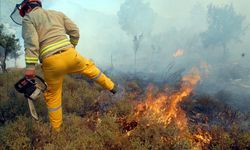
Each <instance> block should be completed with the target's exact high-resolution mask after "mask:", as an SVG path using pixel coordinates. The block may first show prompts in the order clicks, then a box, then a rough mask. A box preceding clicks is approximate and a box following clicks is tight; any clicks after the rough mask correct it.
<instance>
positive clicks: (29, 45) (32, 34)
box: [22, 7, 80, 67]
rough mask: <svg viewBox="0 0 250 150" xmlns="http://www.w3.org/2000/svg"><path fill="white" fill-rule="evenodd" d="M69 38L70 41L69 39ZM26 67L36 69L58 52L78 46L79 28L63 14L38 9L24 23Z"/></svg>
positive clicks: (24, 19) (25, 17) (26, 16)
mask: <svg viewBox="0 0 250 150" xmlns="http://www.w3.org/2000/svg"><path fill="white" fill-rule="evenodd" d="M67 35H68V36H69V39H68V37H67ZM22 36H23V39H24V47H25V62H26V67H34V66H35V64H37V63H38V60H40V62H42V60H43V59H44V58H46V57H48V56H50V55H52V54H54V53H56V52H58V51H61V50H64V49H67V48H70V47H73V46H76V45H77V43H78V40H79V37H80V35H79V29H78V27H77V26H76V25H75V24H74V23H73V22H72V21H71V20H70V19H69V18H68V17H67V16H65V15H64V14H63V13H61V12H58V11H52V10H44V9H42V8H40V7H36V8H35V9H33V10H32V11H31V12H30V13H28V14H26V15H25V16H24V18H23V21H22Z"/></svg>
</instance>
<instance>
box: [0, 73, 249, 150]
mask: <svg viewBox="0 0 250 150" xmlns="http://www.w3.org/2000/svg"><path fill="white" fill-rule="evenodd" d="M38 74H40V72H39V73H38ZM21 77H22V70H19V71H15V70H14V71H9V72H8V73H4V74H0V150H1V149H15V150H16V149H46V150H52V149H53V150H54V149H58V150H59V149H60V150H61V149H68V150H72V149H93V150H102V149H107V150H129V149H138V150H143V149H152V150H154V149H171V150H173V149H176V150H180V149H181V150H183V149H194V150H195V149H205V150H206V149H215V150H217V149H218V150H219V149H225V150H228V149H234V150H244V149H245V150H247V149H250V126H249V122H250V114H249V113H246V112H241V111H238V110H234V109H233V108H232V107H230V106H228V105H226V104H224V103H222V102H220V101H219V100H218V99H215V98H213V97H209V96H206V95H199V94H196V93H195V92H193V91H194V89H195V86H196V84H197V82H198V81H199V76H198V75H197V74H196V73H195V72H192V73H190V74H188V75H186V76H184V77H182V79H181V81H180V82H178V83H176V85H175V86H174V85H171V86H170V85H154V84H150V83H148V85H147V86H145V83H144V84H142V81H140V80H139V79H123V80H122V81H120V82H121V85H122V87H123V90H122V91H120V93H119V94H118V95H117V96H113V95H112V94H110V93H109V92H108V91H105V90H103V89H102V88H101V87H100V86H98V85H96V84H93V83H90V82H88V81H86V80H83V79H81V78H77V79H74V78H73V77H72V76H67V77H66V78H65V82H64V85H63V91H64V92H63V111H64V116H63V119H64V123H63V127H62V130H61V132H60V133H55V132H52V131H51V127H50V124H49V121H48V116H47V108H46V105H45V103H44V101H43V98H40V99H39V100H37V101H36V102H35V105H36V108H37V111H38V114H39V117H40V119H39V121H34V120H32V119H31V117H30V114H29V110H28V106H27V102H26V99H25V98H24V97H23V96H22V95H20V94H18V93H17V92H16V91H15V89H14V87H13V84H14V83H15V82H16V81H17V80H18V79H19V78H21ZM114 78H117V77H114Z"/></svg>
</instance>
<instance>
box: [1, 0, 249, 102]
mask: <svg viewBox="0 0 250 150" xmlns="http://www.w3.org/2000/svg"><path fill="white" fill-rule="evenodd" d="M0 1H1V7H0V8H1V11H0V12H1V16H0V17H1V22H2V21H3V22H2V23H5V24H9V29H10V30H16V31H17V34H19V33H20V30H21V28H20V27H15V26H14V25H13V23H10V22H11V20H10V19H9V18H8V16H9V13H10V12H11V10H12V9H13V8H12V7H14V5H13V4H15V3H14V1H17V0H12V1H11V0H10V2H7V1H5V0H0ZM43 4H44V8H45V9H55V10H59V11H63V12H64V13H65V14H66V15H68V16H69V17H70V18H71V19H72V20H73V21H75V22H76V24H77V25H78V26H79V28H80V32H81V39H80V43H79V45H78V46H77V49H78V51H80V53H81V54H83V55H84V56H86V57H89V58H91V59H93V60H94V61H95V62H96V63H97V64H98V65H99V66H102V67H103V68H107V67H109V66H110V65H111V55H112V58H113V64H114V68H115V70H118V71H122V72H130V73H133V71H134V68H133V67H134V47H135V44H136V43H137V44H138V52H137V65H136V66H137V72H138V74H140V72H143V73H146V74H158V75H159V76H161V77H162V76H163V75H164V73H166V70H167V69H168V66H169V64H173V69H172V70H171V71H172V72H175V71H178V70H180V69H185V71H188V70H189V69H190V68H192V67H194V66H196V67H197V68H200V70H201V74H202V80H201V83H200V87H199V89H198V90H200V91H201V92H205V93H212V94H217V95H219V96H221V95H222V94H227V93H228V92H227V91H229V93H230V94H231V95H233V96H232V97H233V98H234V99H237V100H238V99H244V100H242V101H244V103H246V102H248V103H249V98H248V97H249V96H248V95H250V93H249V89H250V70H249V69H250V64H249V63H248V61H249V59H250V42H249V39H250V29H249V28H247V29H246V30H244V34H242V35H240V40H229V41H228V42H227V43H226V47H227V53H226V54H225V53H224V52H223V47H222V46H215V45H214V46H210V47H206V48H205V47H204V46H203V43H202V40H203V39H202V38H201V34H202V33H204V32H206V31H207V30H208V28H209V25H208V22H207V21H208V19H207V14H208V7H209V6H210V5H213V6H216V7H224V6H225V5H229V6H230V5H231V6H232V7H233V9H234V11H235V12H236V14H238V15H241V16H244V17H245V18H244V21H243V23H242V24H243V28H245V27H247V26H248V25H249V24H250V6H249V0H238V1H235V0H186V1H184V0H106V1H103V0H91V1H87V0H81V1H79V0H56V1H55V0H43ZM122 9H125V10H122ZM126 9H127V10H128V11H127V13H126ZM133 14H134V15H133ZM121 16H122V17H121ZM124 18H125V19H127V20H124ZM122 22H123V23H124V22H128V23H130V25H131V26H129V25H128V24H125V26H124V24H122ZM126 25H127V27H128V28H127V29H126ZM131 28H133V33H131V32H128V30H130V29H131ZM142 28H143V29H142ZM135 31H138V32H135ZM229 32H230V31H229ZM140 35H143V36H142V38H141V39H140V40H138V38H139V36H140ZM214 37H215V36H214ZM178 50H180V51H183V55H182V56H178V57H174V54H175V53H176V51H178ZM22 60H23V58H22ZM22 60H21V62H22V64H23V61H22ZM220 92H222V93H220ZM218 93H220V94H218ZM234 93H236V94H234ZM235 95H236V96H235ZM245 95H246V96H245ZM244 96H245V97H244ZM234 102H235V101H234ZM234 102H233V103H234Z"/></svg>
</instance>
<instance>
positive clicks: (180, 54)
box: [173, 49, 184, 57]
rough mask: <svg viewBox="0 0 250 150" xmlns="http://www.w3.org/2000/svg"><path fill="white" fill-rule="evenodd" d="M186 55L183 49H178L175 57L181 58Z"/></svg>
mask: <svg viewBox="0 0 250 150" xmlns="http://www.w3.org/2000/svg"><path fill="white" fill-rule="evenodd" d="M183 55H184V51H183V50H181V49H177V50H176V52H175V53H174V55H173V56H174V57H180V56H183Z"/></svg>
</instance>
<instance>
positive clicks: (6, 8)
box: [0, 0, 250, 66]
mask: <svg viewBox="0 0 250 150" xmlns="http://www.w3.org/2000/svg"><path fill="white" fill-rule="evenodd" d="M15 1H18V0H0V2H1V3H0V4H1V5H0V9H1V10H0V12H1V18H2V19H1V21H4V23H5V24H6V23H10V22H11V20H10V19H9V14H10V13H11V11H12V10H13V7H14V4H15V3H14V2H15ZM124 1H125V0H42V2H43V5H44V8H45V9H55V10H59V11H62V12H64V13H65V14H66V15H68V16H69V17H70V18H71V19H72V20H73V21H75V22H76V23H77V25H78V26H79V28H80V31H81V40H80V43H79V46H78V50H79V51H80V52H81V53H82V54H84V55H85V56H87V57H90V58H92V59H94V60H95V61H96V62H97V63H98V64H107V65H108V64H109V63H110V59H109V58H110V55H111V54H114V55H116V54H117V56H116V57H114V59H118V60H121V58H124V56H125V58H127V61H128V62H131V60H130V58H131V59H132V57H133V49H132V47H133V45H132V41H131V37H129V36H128V35H127V34H126V33H125V32H124V31H122V30H121V28H120V25H119V23H118V17H117V12H118V11H119V9H120V6H121V5H122V4H123V3H124ZM19 2H20V1H19ZM144 2H147V3H149V5H150V7H151V8H152V9H153V11H154V12H155V13H156V14H157V17H156V20H155V22H154V29H153V33H154V34H161V33H164V32H167V31H169V30H172V29H173V28H175V29H177V30H185V28H186V31H188V30H190V29H188V28H191V29H193V30H197V32H200V31H202V30H205V29H206V8H207V5H208V4H211V3H212V4H216V5H223V4H230V3H232V4H233V6H234V8H235V10H236V12H238V13H240V14H242V15H245V16H246V19H247V21H248V22H250V18H249V16H250V8H249V7H250V6H249V3H250V0H144ZM138 11H139V10H138ZM142 17H143V16H142ZM6 25H7V26H9V29H10V30H11V31H12V32H13V31H15V30H16V31H17V35H19V37H20V30H21V28H20V27H18V26H14V25H13V24H11V25H8V24H6ZM138 28H140V27H138ZM246 36H247V38H248V37H249V34H247V35H246ZM183 39H185V37H183ZM166 44H167V43H166ZM242 47H245V48H248V45H247V44H246V43H242ZM172 51H174V50H171V52H172ZM118 54H120V55H118ZM20 64H22V65H23V64H24V63H23V59H21V61H20ZM22 65H21V66H22ZM128 66H129V65H128Z"/></svg>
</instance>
